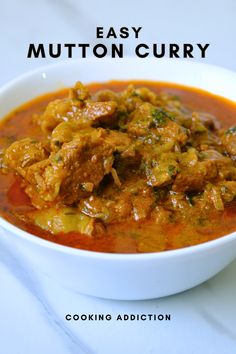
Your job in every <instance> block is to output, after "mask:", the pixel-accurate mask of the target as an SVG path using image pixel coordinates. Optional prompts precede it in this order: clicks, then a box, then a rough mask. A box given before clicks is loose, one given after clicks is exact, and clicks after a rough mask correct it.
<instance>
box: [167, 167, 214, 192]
mask: <svg viewBox="0 0 236 354" xmlns="http://www.w3.org/2000/svg"><path fill="white" fill-rule="evenodd" d="M217 174H218V172H217V167H216V164H215V162H214V161H202V162H198V163H197V164H195V165H194V166H193V167H188V168H184V169H183V170H182V171H180V173H178V175H177V176H176V178H175V180H174V183H173V186H172V189H173V190H174V191H176V192H196V191H202V190H203V188H204V186H205V185H206V183H207V182H209V181H213V180H214V179H215V178H216V177H217Z"/></svg>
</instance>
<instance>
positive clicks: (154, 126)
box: [0, 82, 236, 253]
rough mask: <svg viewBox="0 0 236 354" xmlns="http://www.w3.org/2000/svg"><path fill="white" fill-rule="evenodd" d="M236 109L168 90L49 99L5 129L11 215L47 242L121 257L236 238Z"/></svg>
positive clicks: (5, 198) (3, 190)
mask: <svg viewBox="0 0 236 354" xmlns="http://www.w3.org/2000/svg"><path fill="white" fill-rule="evenodd" d="M235 124H236V105H235V104H234V103H232V102H230V101H227V100H225V99H223V98H220V97H217V96H214V95H211V94H209V93H206V92H203V91H200V90H197V89H190V88H187V87H183V86H177V85H174V84H167V83H151V82H132V83H130V82H109V83H104V84H91V85H89V86H87V87H85V86H83V85H82V84H81V83H77V84H76V85H75V87H74V88H73V89H70V90H63V91H60V92H56V93H52V94H48V95H44V96H42V97H39V98H36V99H35V100H33V101H31V102H29V103H27V104H25V105H23V106H21V107H19V108H18V109H17V110H15V111H14V112H12V113H11V114H10V115H9V116H8V117H7V118H6V119H5V120H3V121H2V122H1V129H0V149H1V155H0V163H1V170H0V212H1V214H2V215H3V217H4V218H6V219H7V220H9V221H10V222H11V223H13V224H15V225H17V226H19V227H20V228H22V229H24V230H27V231H29V232H31V233H33V234H35V235H37V236H39V237H42V238H44V239H47V240H50V241H53V242H57V243H60V244H64V245H67V246H71V247H76V248H81V249H88V250H93V251H101V252H112V253H142V252H158V251H164V250H171V249H176V248H181V247H186V246H190V245H195V244H199V243H202V242H206V241H209V240H212V239H215V238H218V237H220V236H223V235H226V234H228V233H230V232H232V231H235V230H236V202H235V197H236V162H235V160H236V127H235Z"/></svg>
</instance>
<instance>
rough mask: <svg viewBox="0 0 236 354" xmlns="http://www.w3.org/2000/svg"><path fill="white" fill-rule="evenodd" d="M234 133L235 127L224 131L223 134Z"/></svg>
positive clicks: (235, 131)
mask: <svg viewBox="0 0 236 354" xmlns="http://www.w3.org/2000/svg"><path fill="white" fill-rule="evenodd" d="M233 133H236V125H235V126H234V127H231V128H229V129H228V130H226V132H225V134H226V135H227V134H233Z"/></svg>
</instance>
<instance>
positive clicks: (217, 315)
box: [0, 0, 236, 354]
mask: <svg viewBox="0 0 236 354" xmlns="http://www.w3.org/2000/svg"><path fill="white" fill-rule="evenodd" d="M0 1H1V5H2V8H1V12H0V24H1V31H0V43H1V56H0V60H1V75H0V84H3V83H4V82H6V81H8V80H10V79H12V78H14V77H15V76H16V75H18V74H20V73H23V72H25V71H28V70H30V69H32V68H33V67H37V66H40V65H42V64H45V63H46V62H48V61H52V60H27V59H26V52H27V46H28V43H29V42H33V41H34V42H45V43H46V42H55V43H57V42H66V41H67V42H78V41H80V42H82V41H88V42H89V41H90V42H92V41H93V40H94V28H95V26H96V25H104V26H109V25H113V26H114V25H117V26H118V25H141V26H143V28H144V32H143V33H144V34H143V37H142V38H143V41H147V40H148V41H149V42H154V41H166V42H176V41H178V42H187V41H188V42H201V41H202V42H210V43H211V49H210V51H209V55H208V57H207V59H206V61H207V62H210V63H214V64H218V65H221V66H225V67H228V68H231V69H233V70H236V61H235V57H236V46H235V45H233V43H234V42H235V34H236V23H235V14H236V2H235V1H234V0H227V1H224V2H223V1H216V0H214V1H211V0H208V1H206V0H205V1H203V0H199V1H196V2H194V3H193V2H189V1H187V0H186V1H185V0H179V1H178V2H176V1H174V0H169V1H166V2H165V6H163V5H162V3H163V2H162V1H150V0H149V1H145V5H147V6H146V7H145V8H144V7H143V6H144V5H143V4H142V5H141V2H137V1H130V2H127V1H121V0H120V1H119V2H112V3H111V2H110V1H106V0H100V1H99V2H96V1H92V0H87V1H86V2H80V1H73V0H67V1H66V0H54V1H53V0H47V1H46V0H41V1H31V0H21V1H17V0H8V1H7V2H5V1H3V0H0ZM92 5H93V6H94V8H93V11H92V12H91V8H92ZM170 9H171V10H170ZM131 13H132V15H131ZM131 19H132V21H131ZM131 22H132V23H131ZM128 44H130V45H131V44H132V43H131V42H129V40H128ZM128 47H129V45H128ZM128 52H129V49H128ZM235 280H236V261H235V262H233V263H232V264H231V265H230V266H229V267H228V268H226V269H225V270H224V271H223V272H221V273H220V274H218V275H217V276H216V277H215V278H213V279H211V280H210V281H208V282H206V283H205V284H203V285H201V286H199V287H197V288H195V289H192V290H190V291H187V292H185V293H182V294H179V295H176V296H171V297H168V298H163V299H157V300H152V301H136V302H125V301H123V302H122V301H108V300H102V299H96V298H91V297H88V296H84V295H80V294H78V293H74V292H73V291H71V290H68V289H65V288H63V287H62V286H61V285H59V284H57V283H55V282H54V281H53V279H47V278H45V277H43V276H42V275H41V274H38V272H37V271H36V270H35V269H29V268H28V267H27V266H26V264H25V262H24V259H23V258H22V257H21V256H20V255H19V254H16V253H15V252H14V249H12V248H10V247H9V245H8V244H7V240H4V239H3V238H2V237H1V234H0V353H3V354H31V353H34V354H42V353H45V354H51V353H57V354H67V353H68V354H69V353H73V354H74V353H76V354H77V353H79V354H80V353H89V354H90V353H91V354H92V353H95V354H110V353H113V354H121V353H122V354H123V353H124V354H133V353H135V354H149V353H150V354H151V353H153V354H156V353H167V354H172V353H173V354H189V353H191V354H199V353H208V354H211V353H212V354H234V353H235V352H236V281H235ZM67 313H78V314H83V313H85V314H89V313H105V314H106V313H110V314H112V316H113V318H115V316H116V315H117V314H118V313H146V314H147V313H170V314H171V316H172V320H171V321H169V322H130V321H129V322H123V323H122V322H117V321H115V320H113V321H110V322H88V321H86V322H80V321H78V322H67V321H65V319H64V317H65V315H66V314H67Z"/></svg>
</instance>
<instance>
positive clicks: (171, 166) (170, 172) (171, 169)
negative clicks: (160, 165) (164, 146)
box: [168, 165, 175, 177]
mask: <svg viewBox="0 0 236 354" xmlns="http://www.w3.org/2000/svg"><path fill="white" fill-rule="evenodd" d="M174 174H175V166H174V165H169V166H168V175H169V176H170V177H172V176H173V175H174Z"/></svg>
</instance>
